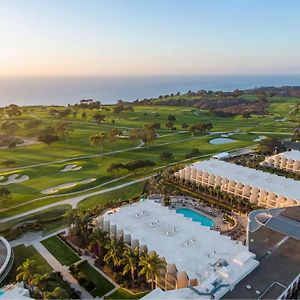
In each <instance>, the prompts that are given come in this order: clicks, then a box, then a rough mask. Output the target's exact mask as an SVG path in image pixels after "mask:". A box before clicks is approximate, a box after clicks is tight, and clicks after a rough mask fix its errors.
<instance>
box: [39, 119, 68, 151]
mask: <svg viewBox="0 0 300 300" xmlns="http://www.w3.org/2000/svg"><path fill="white" fill-rule="evenodd" d="M72 131H73V129H72V127H71V123H70V122H61V123H58V124H56V125H55V126H47V127H45V128H43V129H41V130H40V131H39V133H38V140H39V141H40V142H42V143H45V144H47V145H48V146H50V145H51V144H52V143H53V142H56V141H57V140H59V138H63V139H66V140H68V138H69V135H70V134H71V132H72Z"/></svg>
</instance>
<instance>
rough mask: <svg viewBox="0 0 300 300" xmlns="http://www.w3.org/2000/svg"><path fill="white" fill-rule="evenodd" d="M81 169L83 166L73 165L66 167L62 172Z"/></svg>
mask: <svg viewBox="0 0 300 300" xmlns="http://www.w3.org/2000/svg"><path fill="white" fill-rule="evenodd" d="M81 168H82V167H81V166H77V165H74V164H71V165H66V166H65V167H64V168H63V169H61V170H60V171H61V172H70V171H79V170H80V169H81Z"/></svg>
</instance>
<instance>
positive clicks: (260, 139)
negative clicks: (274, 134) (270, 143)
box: [253, 135, 267, 142]
mask: <svg viewBox="0 0 300 300" xmlns="http://www.w3.org/2000/svg"><path fill="white" fill-rule="evenodd" d="M266 138H267V137H266V136H265V135H260V136H259V137H257V138H256V139H254V140H253V142H260V141H262V140H265V139H266Z"/></svg>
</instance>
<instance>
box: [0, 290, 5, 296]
mask: <svg viewBox="0 0 300 300" xmlns="http://www.w3.org/2000/svg"><path fill="white" fill-rule="evenodd" d="M3 294H4V290H3V289H0V297H1V295H3Z"/></svg>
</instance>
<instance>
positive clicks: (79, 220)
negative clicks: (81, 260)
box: [75, 211, 92, 245]
mask: <svg viewBox="0 0 300 300" xmlns="http://www.w3.org/2000/svg"><path fill="white" fill-rule="evenodd" d="M91 221H92V216H91V215H90V214H89V213H88V212H85V211H78V213H77V217H76V219H75V227H76V229H77V231H78V232H79V234H80V236H81V237H82V241H83V244H84V245H86V244H87V242H88V233H89V232H88V228H89V225H90V224H91Z"/></svg>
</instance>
